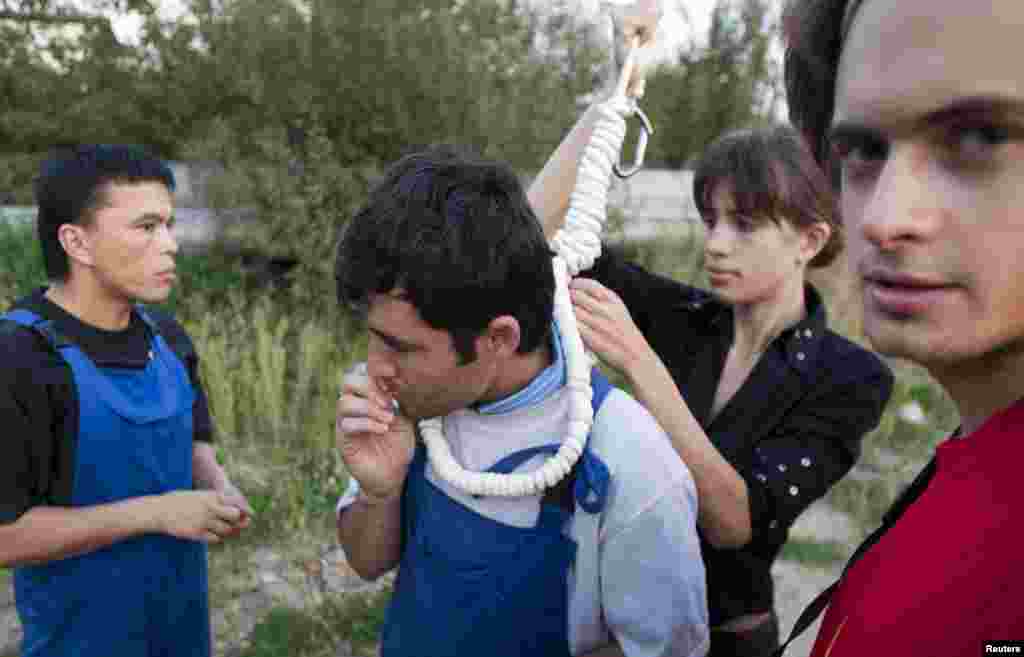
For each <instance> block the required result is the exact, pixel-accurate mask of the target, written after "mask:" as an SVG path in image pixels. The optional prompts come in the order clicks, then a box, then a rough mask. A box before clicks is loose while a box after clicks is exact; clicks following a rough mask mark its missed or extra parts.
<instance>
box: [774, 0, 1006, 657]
mask: <svg viewBox="0 0 1024 657" xmlns="http://www.w3.org/2000/svg"><path fill="white" fill-rule="evenodd" d="M786 25H787V32H788V41H789V44H788V45H789V50H788V52H787V71H786V84H787V92H788V100H789V106H790V118H791V120H792V121H793V123H794V124H795V125H796V126H797V127H799V128H800V129H801V130H802V131H803V132H804V134H805V135H806V136H807V137H808V139H809V141H810V142H811V146H812V147H813V148H814V149H815V152H816V153H817V156H818V158H819V161H820V162H821V163H822V164H823V165H825V166H828V167H833V168H832V169H831V170H832V171H833V172H835V174H836V175H837V177H838V178H839V179H840V180H841V187H842V200H841V204H842V205H841V207H842V215H843V217H844V222H845V224H846V229H847V237H848V244H849V257H850V258H851V263H852V264H853V268H854V271H856V272H857V273H858V274H859V275H860V277H861V279H862V282H863V293H864V328H865V332H866V333H867V335H868V337H869V338H870V339H871V341H872V343H873V345H874V346H875V347H876V348H877V349H878V350H879V351H882V352H883V353H886V354H889V355H892V356H896V357H901V358H907V359H910V360H913V361H915V362H917V363H920V364H922V365H924V366H925V367H927V368H928V370H929V372H930V373H931V374H932V375H933V376H934V377H935V378H936V379H937V380H938V381H939V382H940V383H942V384H943V386H945V388H946V389H947V390H948V392H949V393H950V395H951V396H952V398H953V399H954V401H955V402H956V404H957V408H958V410H959V412H960V416H961V420H962V426H961V429H960V431H959V432H958V435H957V436H956V437H953V438H950V439H949V440H947V441H946V442H945V443H943V444H942V445H941V446H939V448H938V450H937V453H936V459H935V464H934V465H935V468H934V475H933V476H932V478H931V480H930V481H929V482H928V484H927V487H925V488H924V490H923V492H922V493H921V494H920V496H919V497H918V498H917V499H916V501H914V502H913V503H912V504H910V505H909V506H908V507H907V508H906V510H905V512H904V513H903V514H902V515H901V516H900V517H899V519H898V521H896V523H895V524H894V525H893V526H892V527H891V528H890V529H889V530H888V531H887V532H885V533H884V534H883V535H882V536H881V538H880V539H879V540H878V541H877V543H875V544H874V545H873V546H872V547H871V548H870V549H868V550H867V551H866V552H864V553H863V555H862V556H861V557H860V558H859V559H857V560H856V561H855V562H854V563H853V565H852V566H851V567H849V568H848V570H847V572H846V573H845V574H844V576H843V578H842V580H841V581H840V583H839V586H838V588H837V589H836V591H835V593H834V594H833V596H832V598H831V603H830V606H829V610H828V613H827V615H826V617H825V619H824V621H823V623H822V626H821V629H820V632H819V635H818V638H817V642H816V643H815V646H814V649H813V652H812V657H849V656H853V655H856V656H857V657H861V656H863V655H927V656H928V657H943V656H950V657H952V656H957V657H959V656H965V657H966V656H973V655H983V654H986V648H985V646H986V643H989V644H993V643H994V642H997V641H1000V640H1018V641H1019V640H1022V639H1024V568H1021V567H1020V565H1019V561H1020V557H1019V555H1020V553H1021V547H1022V540H1021V538H1022V537H1024V494H1022V493H1021V492H1020V489H1019V487H1018V484H1017V480H1016V474H1017V473H1016V472H1015V470H1016V468H1017V467H1019V466H1018V464H1019V463H1020V461H1021V458H1020V457H1022V456H1024V402H1021V401H1020V397H1021V396H1022V395H1024V285H1021V283H1020V281H1022V280H1024V258H1022V257H1021V255H1020V253H1021V244H1022V243H1024V239H1022V238H1024V69H1022V68H1021V66H1020V64H1019V57H1015V56H1013V55H1015V54H1019V52H1017V51H1015V50H1014V49H1015V48H1018V49H1019V48H1020V46H1019V45H1018V44H1019V42H1020V38H1021V36H1020V35H1021V29H1020V28H1021V26H1022V25H1024V3H1022V2H1020V0H993V2H992V3H991V5H988V6H986V8H985V9H984V10H983V11H979V10H978V7H976V6H975V5H974V3H967V2H963V1H962V0H796V1H795V2H794V3H793V6H791V7H790V10H789V14H788V16H787V21H786Z"/></svg>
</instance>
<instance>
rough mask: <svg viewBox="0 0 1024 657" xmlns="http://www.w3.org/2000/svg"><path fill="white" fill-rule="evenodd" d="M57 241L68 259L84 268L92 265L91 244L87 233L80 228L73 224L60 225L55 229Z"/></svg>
mask: <svg viewBox="0 0 1024 657" xmlns="http://www.w3.org/2000/svg"><path fill="white" fill-rule="evenodd" d="M57 240H58V241H59V242H60V245H61V247H63V248H64V253H66V254H68V259H69V260H73V261H75V262H77V263H79V264H81V265H84V266H86V267H88V266H91V265H92V264H93V258H92V248H91V242H90V240H89V232H88V231H87V230H86V229H85V228H83V227H82V226H76V225H75V224H61V225H60V227H59V228H57Z"/></svg>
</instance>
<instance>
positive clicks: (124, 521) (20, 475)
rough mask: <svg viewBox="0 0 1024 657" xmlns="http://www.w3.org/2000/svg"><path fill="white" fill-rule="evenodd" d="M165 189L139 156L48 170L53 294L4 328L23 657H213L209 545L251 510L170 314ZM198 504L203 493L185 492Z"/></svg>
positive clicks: (8, 534)
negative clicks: (223, 456) (226, 462)
mask: <svg viewBox="0 0 1024 657" xmlns="http://www.w3.org/2000/svg"><path fill="white" fill-rule="evenodd" d="M173 189H174V178H173V175H172V174H171V171H170V169H169V168H167V166H166V165H165V164H164V163H163V162H161V161H160V160H157V159H154V158H152V157H150V156H148V155H146V154H145V153H143V152H141V151H138V150H137V149H133V148H128V147H120V146H87V147H80V148H77V149H74V150H73V151H72V152H69V153H66V154H65V155H63V156H61V157H59V158H54V159H52V160H50V161H48V162H46V163H45V164H44V165H43V169H42V172H41V176H40V178H39V182H38V183H37V203H38V229H39V239H40V243H41V246H42V250H43V256H44V261H45V265H46V270H47V275H48V277H49V278H50V280H51V285H50V286H48V287H45V288H41V289H39V290H37V291H36V292H35V293H33V294H30V295H29V296H28V297H26V298H25V299H22V300H20V301H19V302H17V303H16V304H15V306H14V308H13V309H12V310H11V311H9V312H8V313H6V314H4V315H2V316H0V360H2V362H3V363H4V365H3V368H2V370H0V425H2V426H3V427H4V438H3V440H2V441H0V565H2V566H5V567H14V569H15V570H14V587H15V599H16V604H17V609H18V615H19V617H20V619H21V622H22V625H23V628H24V641H23V645H22V653H23V655H25V656H26V657H65V656H68V657H70V656H72V655H74V656H76V657H101V656H102V657H113V656H124V657H129V656H130V657H141V656H144V655H145V656H153V657H155V656H167V657H170V656H172V655H190V656H192V655H196V656H200V657H202V656H204V655H209V654H210V649H211V637H210V622H209V613H208V608H207V573H206V568H207V563H206V545H205V544H206V543H208V542H215V541H219V540H220V539H221V538H223V537H226V536H230V535H232V534H235V533H237V532H238V531H239V530H240V529H242V528H243V527H245V526H247V524H248V522H249V515H250V510H249V506H248V504H247V503H246V501H245V498H244V497H243V496H242V495H241V494H240V493H239V492H238V491H237V489H235V488H234V486H232V485H231V483H230V481H229V480H228V478H227V476H226V475H225V473H224V471H223V470H222V469H221V467H220V466H219V465H218V464H217V462H216V459H215V456H214V451H213V448H212V446H211V444H210V438H211V434H212V426H211V422H210V416H209V411H208V409H207V406H206V400H205V396H204V395H203V392H202V389H201V388H200V387H199V384H198V377H197V369H196V368H197V358H196V355H195V351H194V349H193V348H192V343H191V341H190V340H189V338H188V336H187V335H186V334H185V332H184V331H183V329H182V328H181V326H180V325H178V324H177V323H176V322H175V321H174V320H173V319H171V318H170V317H168V316H166V315H164V314H162V313H159V312H157V311H154V310H150V309H144V308H143V306H141V305H138V304H139V303H140V302H141V303H158V302H161V301H164V300H166V298H167V296H168V294H169V293H170V291H171V287H172V285H173V283H174V280H175V275H174V258H175V254H176V252H177V243H176V242H175V240H174V237H173V236H172V235H171V232H170V230H171V226H172V222H173V219H172V212H173V207H172V201H171V193H172V191H173ZM197 489H200V490H197Z"/></svg>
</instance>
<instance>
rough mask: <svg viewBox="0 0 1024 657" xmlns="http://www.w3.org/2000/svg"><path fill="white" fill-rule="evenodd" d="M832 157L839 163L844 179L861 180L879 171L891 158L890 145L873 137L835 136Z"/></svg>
mask: <svg viewBox="0 0 1024 657" xmlns="http://www.w3.org/2000/svg"><path fill="white" fill-rule="evenodd" d="M830 148H831V152H832V157H833V158H834V159H835V160H836V161H837V162H839V165H840V167H841V168H842V172H843V178H845V179H849V180H859V179H862V178H864V177H865V176H868V175H870V174H872V173H874V172H875V171H877V170H878V169H879V168H880V167H881V165H882V164H883V163H885V160H886V159H888V157H889V144H888V142H886V141H885V140H884V139H881V138H879V137H877V136H873V135H843V136H838V135H837V136H834V137H833V138H832V140H831V145H830Z"/></svg>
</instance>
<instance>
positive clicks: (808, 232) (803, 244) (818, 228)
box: [800, 221, 832, 262]
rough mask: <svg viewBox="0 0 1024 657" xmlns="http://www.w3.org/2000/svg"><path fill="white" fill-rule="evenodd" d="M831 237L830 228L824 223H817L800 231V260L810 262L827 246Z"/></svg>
mask: <svg viewBox="0 0 1024 657" xmlns="http://www.w3.org/2000/svg"><path fill="white" fill-rule="evenodd" d="M830 237H832V227H831V226H829V225H828V224H827V223H825V222H824V221H817V222H815V223H813V224H811V225H810V226H806V227H804V228H801V229H800V258H801V259H802V260H803V262H810V261H811V260H813V259H814V257H815V256H816V255H818V254H819V253H821V250H822V249H824V248H825V245H826V244H828V240H829V238H830Z"/></svg>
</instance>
